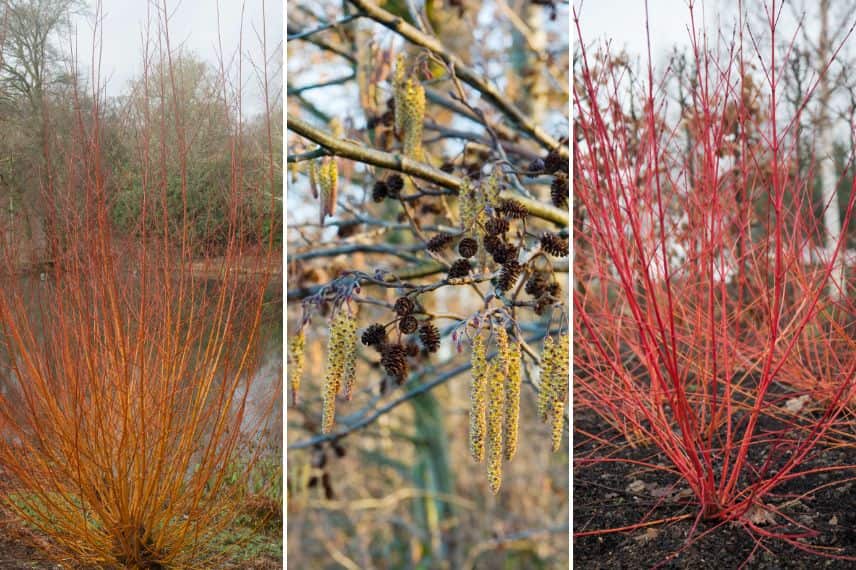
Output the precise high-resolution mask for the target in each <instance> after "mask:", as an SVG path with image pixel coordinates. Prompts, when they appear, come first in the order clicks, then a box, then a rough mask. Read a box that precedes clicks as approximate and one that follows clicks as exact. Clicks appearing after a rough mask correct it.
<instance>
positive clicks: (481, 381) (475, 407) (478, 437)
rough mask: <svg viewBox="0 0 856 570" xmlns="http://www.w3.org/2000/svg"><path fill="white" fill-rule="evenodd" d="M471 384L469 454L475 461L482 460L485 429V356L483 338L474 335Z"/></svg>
mask: <svg viewBox="0 0 856 570" xmlns="http://www.w3.org/2000/svg"><path fill="white" fill-rule="evenodd" d="M471 364H472V375H473V386H472V391H471V392H470V455H472V458H473V460H475V461H476V462H481V461H483V460H484V439H485V431H486V429H487V426H486V419H485V412H486V408H487V375H486V368H487V358H486V355H485V345H484V339H483V338H482V336H481V335H476V337H475V338H474V339H473V352H472V356H471Z"/></svg>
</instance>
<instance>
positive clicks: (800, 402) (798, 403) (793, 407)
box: [785, 394, 810, 414]
mask: <svg viewBox="0 0 856 570" xmlns="http://www.w3.org/2000/svg"><path fill="white" fill-rule="evenodd" d="M809 400H810V398H809V396H808V394H803V395H802V396H800V397H799V398H791V399H790V400H788V401H787V402H785V409H786V410H788V411H789V412H791V413H792V414H798V413H800V412H801V411H802V409H803V408H804V407H805V405H806V404H807V403H808V402H809Z"/></svg>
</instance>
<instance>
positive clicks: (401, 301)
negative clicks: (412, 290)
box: [395, 297, 416, 317]
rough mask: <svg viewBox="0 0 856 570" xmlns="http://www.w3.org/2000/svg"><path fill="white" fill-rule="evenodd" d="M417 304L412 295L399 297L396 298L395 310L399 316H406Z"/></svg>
mask: <svg viewBox="0 0 856 570" xmlns="http://www.w3.org/2000/svg"><path fill="white" fill-rule="evenodd" d="M415 308H416V304H415V303H414V302H413V299H411V298H410V297H399V298H398V299H396V300H395V312H396V314H397V315H398V316H399V317H404V316H406V315H409V314H410V313H412V312H413V310H414V309H415Z"/></svg>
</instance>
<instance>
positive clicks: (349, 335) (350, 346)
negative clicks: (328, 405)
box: [342, 311, 357, 400]
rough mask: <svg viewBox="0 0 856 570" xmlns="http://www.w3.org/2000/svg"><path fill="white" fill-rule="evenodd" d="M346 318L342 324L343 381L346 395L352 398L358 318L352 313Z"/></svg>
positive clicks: (355, 367)
mask: <svg viewBox="0 0 856 570" xmlns="http://www.w3.org/2000/svg"><path fill="white" fill-rule="evenodd" d="M343 312H344V311H343ZM346 319H347V320H346V322H345V324H344V325H342V330H343V334H344V337H345V338H344V342H345V355H344V363H343V368H344V372H343V382H344V385H345V390H344V396H345V398H347V399H348V400H350V399H351V393H352V391H353V389H354V381H355V380H356V379H357V319H356V318H354V316H353V315H350V314H349V315H347V317H346Z"/></svg>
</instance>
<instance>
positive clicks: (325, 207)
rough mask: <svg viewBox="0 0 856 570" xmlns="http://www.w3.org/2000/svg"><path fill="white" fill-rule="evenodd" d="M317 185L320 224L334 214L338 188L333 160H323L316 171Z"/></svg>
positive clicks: (337, 174)
mask: <svg viewBox="0 0 856 570" xmlns="http://www.w3.org/2000/svg"><path fill="white" fill-rule="evenodd" d="M318 185H319V186H320V188H321V202H320V206H321V222H320V223H321V224H322V225H323V224H324V218H325V217H326V216H332V215H333V214H335V213H336V196H337V193H338V188H339V167H338V166H337V164H336V160H335V159H333V158H325V159H324V160H323V161H322V162H321V167H320V168H319V169H318Z"/></svg>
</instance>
